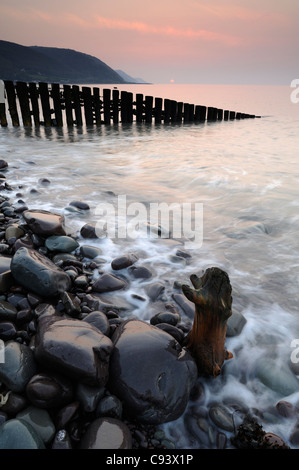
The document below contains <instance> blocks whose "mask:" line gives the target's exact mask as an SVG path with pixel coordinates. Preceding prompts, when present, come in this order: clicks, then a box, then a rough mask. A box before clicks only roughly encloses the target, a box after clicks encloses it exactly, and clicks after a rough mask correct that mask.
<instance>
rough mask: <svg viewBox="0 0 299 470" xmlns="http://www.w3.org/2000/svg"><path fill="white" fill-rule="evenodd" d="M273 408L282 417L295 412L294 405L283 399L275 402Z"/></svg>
mask: <svg viewBox="0 0 299 470" xmlns="http://www.w3.org/2000/svg"><path fill="white" fill-rule="evenodd" d="M275 408H276V410H277V411H278V413H279V414H280V415H281V416H283V417H284V418H291V417H292V416H294V415H295V414H296V413H297V410H296V408H295V407H294V405H293V404H292V403H290V402H288V401H285V400H281V401H279V402H278V403H276V406H275Z"/></svg>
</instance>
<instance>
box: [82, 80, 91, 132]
mask: <svg viewBox="0 0 299 470" xmlns="http://www.w3.org/2000/svg"><path fill="white" fill-rule="evenodd" d="M82 97H83V103H84V114H85V123H86V125H87V126H92V125H93V110H92V98H91V89H90V87H87V86H83V87H82Z"/></svg>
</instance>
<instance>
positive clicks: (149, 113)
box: [145, 96, 154, 124]
mask: <svg viewBox="0 0 299 470" xmlns="http://www.w3.org/2000/svg"><path fill="white" fill-rule="evenodd" d="M153 101H154V98H153V97H152V96H146V97H145V122H146V123H148V124H151V122H152V117H153Z"/></svg>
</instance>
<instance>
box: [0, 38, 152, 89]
mask: <svg viewBox="0 0 299 470" xmlns="http://www.w3.org/2000/svg"><path fill="white" fill-rule="evenodd" d="M0 79H2V80H12V81H23V82H55V83H64V84H81V83H86V84H98V83H106V84H126V83H130V84H138V83H142V84H145V83H147V82H146V81H144V80H143V79H142V78H133V77H131V76H130V75H128V74H127V73H126V72H124V71H122V70H117V71H116V70H113V69H112V68H111V67H109V65H107V64H106V63H104V62H103V61H101V60H100V59H98V58H96V57H94V56H91V55H88V54H84V53H82V52H78V51H75V50H73V49H61V48H57V47H40V46H30V47H27V46H22V45H20V44H16V43H13V42H8V41H0Z"/></svg>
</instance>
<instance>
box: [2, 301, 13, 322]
mask: <svg viewBox="0 0 299 470" xmlns="http://www.w3.org/2000/svg"><path fill="white" fill-rule="evenodd" d="M16 316H17V309H16V307H15V306H14V305H13V304H11V303H10V302H7V301H6V300H0V320H1V321H3V320H7V321H12V322H14V320H15V319H16Z"/></svg>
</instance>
